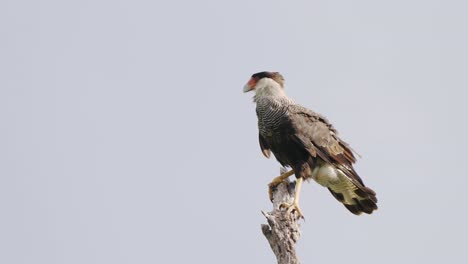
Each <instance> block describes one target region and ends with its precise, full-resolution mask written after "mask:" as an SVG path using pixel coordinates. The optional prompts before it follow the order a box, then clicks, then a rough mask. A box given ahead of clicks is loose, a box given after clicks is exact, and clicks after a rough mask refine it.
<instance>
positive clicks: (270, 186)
mask: <svg viewBox="0 0 468 264" xmlns="http://www.w3.org/2000/svg"><path fill="white" fill-rule="evenodd" d="M293 174H294V170H290V171H288V172H285V173H283V174H281V175H280V176H278V177H276V178H274V179H273V180H272V181H271V182H270V183H269V184H268V195H269V196H270V201H273V188H275V187H276V186H278V185H279V184H280V183H282V182H283V181H284V180H286V179H287V178H289V176H291V175H293Z"/></svg>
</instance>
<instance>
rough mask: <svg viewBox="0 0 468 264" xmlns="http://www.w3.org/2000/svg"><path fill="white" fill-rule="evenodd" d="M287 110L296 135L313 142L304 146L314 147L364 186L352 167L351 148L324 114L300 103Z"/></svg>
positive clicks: (353, 161)
mask: <svg viewBox="0 0 468 264" xmlns="http://www.w3.org/2000/svg"><path fill="white" fill-rule="evenodd" d="M289 111H290V120H291V123H292V125H293V126H294V128H295V132H296V137H298V138H301V139H302V141H308V142H311V143H312V144H313V147H310V146H308V145H307V144H305V147H307V148H309V149H310V148H314V152H315V153H317V155H318V156H319V157H320V158H322V159H323V160H324V161H326V162H328V163H331V164H333V165H334V166H336V167H337V168H338V169H340V170H342V171H343V172H344V173H345V175H346V176H347V177H349V178H350V180H352V181H353V182H354V183H355V184H356V185H357V186H358V187H364V184H363V182H362V180H361V178H360V177H359V175H358V174H357V172H356V171H355V170H354V168H353V164H354V163H355V162H356V157H355V156H354V154H353V150H352V149H351V147H350V146H349V145H348V144H347V143H346V142H344V141H343V140H341V139H340V138H339V136H338V131H337V130H336V129H335V128H334V127H333V125H332V124H331V123H330V122H329V121H328V120H327V119H326V118H325V117H324V116H322V115H320V114H318V113H315V112H313V111H311V110H309V109H307V108H305V107H303V106H300V105H293V106H291V107H290V109H289Z"/></svg>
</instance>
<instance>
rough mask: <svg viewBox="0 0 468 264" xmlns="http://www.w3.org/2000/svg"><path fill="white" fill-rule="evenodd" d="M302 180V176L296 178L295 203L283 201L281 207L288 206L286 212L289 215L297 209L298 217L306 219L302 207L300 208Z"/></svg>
mask: <svg viewBox="0 0 468 264" xmlns="http://www.w3.org/2000/svg"><path fill="white" fill-rule="evenodd" d="M302 181H303V179H302V177H299V178H298V179H297V180H296V193H295V194H294V201H293V203H292V204H287V203H283V204H281V205H280V208H281V207H285V208H287V211H286V213H287V215H288V216H289V215H291V213H292V211H294V210H296V212H297V217H298V218H302V219H304V215H303V214H302V211H301V208H299V197H300V195H301V186H302Z"/></svg>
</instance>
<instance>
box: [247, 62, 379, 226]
mask: <svg viewBox="0 0 468 264" xmlns="http://www.w3.org/2000/svg"><path fill="white" fill-rule="evenodd" d="M284 83H285V79H284V77H283V76H282V75H281V74H280V73H279V72H269V71H262V72H258V73H255V74H253V75H252V76H251V78H250V79H249V81H248V82H247V84H245V86H244V88H243V92H244V93H247V92H252V91H253V92H255V95H254V96H253V101H254V103H255V104H256V114H257V118H258V130H259V143H260V149H261V151H262V153H263V155H264V156H265V157H267V158H270V156H271V153H273V154H274V156H275V158H276V160H277V161H278V162H279V163H280V164H281V165H282V166H283V167H285V168H291V169H290V170H289V171H286V172H284V173H282V174H281V175H280V176H278V177H275V178H274V179H273V180H272V181H271V183H270V184H268V186H269V196H270V200H272V201H273V196H272V192H273V189H274V188H275V187H276V186H277V185H279V184H280V183H281V182H283V181H284V180H286V179H287V178H289V177H290V176H292V175H293V174H294V175H295V177H296V193H295V195H294V200H293V202H292V203H290V204H288V203H283V204H282V205H281V207H282V208H285V209H286V211H287V212H288V213H289V214H291V213H292V212H293V211H295V212H296V214H295V215H296V216H297V217H298V218H304V215H303V213H302V210H301V209H300V207H299V198H300V191H301V186H302V183H303V181H304V180H310V179H313V180H315V181H316V182H317V183H318V184H320V185H322V186H323V187H326V188H327V189H328V190H329V191H330V193H331V194H332V196H333V197H335V198H336V200H338V201H339V202H341V203H342V204H343V205H344V206H345V207H346V208H347V209H348V210H349V211H350V212H351V213H353V214H355V215H360V214H362V213H365V214H371V213H372V212H374V211H375V210H377V208H378V207H377V197H376V193H375V192H374V191H373V190H372V189H371V188H369V187H366V186H365V185H364V182H363V181H362V179H361V178H360V177H359V175H358V174H357V172H356V171H355V169H354V168H353V164H354V163H355V162H356V157H355V155H354V154H355V151H354V150H353V149H352V148H351V147H350V145H349V144H347V143H346V142H345V141H343V140H342V139H341V138H340V137H339V136H338V131H337V130H336V129H335V127H334V126H333V125H332V124H331V123H330V122H329V121H328V119H326V118H325V117H324V116H322V115H320V114H318V113H316V112H314V111H312V110H309V109H307V108H305V107H303V106H302V105H300V104H297V103H295V102H294V101H293V100H292V99H290V98H289V97H288V96H287V95H286V93H285V91H284Z"/></svg>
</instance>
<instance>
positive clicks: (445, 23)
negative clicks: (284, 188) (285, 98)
mask: <svg viewBox="0 0 468 264" xmlns="http://www.w3.org/2000/svg"><path fill="white" fill-rule="evenodd" d="M467 10H468V2H466V1H461V0H460V1H454V0H452V1H450V0H449V1H447V0H444V1H442V0H424V1H423V0H419V1H417V0H393V1H372V0H366V1H364V0H356V1H345V0H320V1H310V0H309V1H284V0H281V1H280V0H263V1H246V0H243V1H240V0H239V1H229V2H228V1H224V2H223V1H215V0H211V1H209V0H198V1H187V0H186V1H140V0H136V1H128V0H121V1H110V0H108V1H104V0H93V1H90V0H82V1H59V0H56V1H51V0H45V1H28V0H25V1H18V0H16V1H12V0H2V1H0V263H8V264H20V263H21V264H32V263H34V264H83V263H87V264H93V263H96V264H103V263H112V264H123V263H226V264H231V263H232V264H234V263H275V257H274V255H273V253H272V252H271V250H270V248H269V245H268V243H267V241H266V239H265V238H264V237H263V235H262V234H261V231H260V225H261V224H262V223H265V219H264V217H263V216H262V215H261V213H260V211H261V210H270V209H271V204H270V202H269V200H268V194H267V183H268V182H269V181H270V180H271V179H272V178H273V177H275V176H277V175H278V173H279V164H278V163H277V162H276V161H275V160H274V159H270V160H267V159H265V158H264V157H263V155H262V154H261V152H260V147H259V145H258V130H257V124H256V122H257V121H256V116H255V106H254V104H253V103H252V99H251V97H252V96H253V94H243V93H242V87H243V85H244V84H245V83H246V82H247V81H248V79H249V77H250V75H251V74H252V73H255V72H258V71H263V70H272V71H280V72H281V73H282V74H283V75H284V76H285V78H286V92H287V94H288V95H289V96H290V97H292V98H293V99H294V100H295V101H296V102H298V103H301V104H302V105H304V106H306V107H309V108H311V109H313V110H315V111H317V112H319V113H322V114H323V115H325V116H327V117H328V118H329V119H330V121H331V122H332V123H333V124H334V125H335V127H336V128H337V129H338V130H339V131H340V133H341V136H342V138H343V139H345V140H346V141H347V142H348V143H350V144H351V146H352V147H353V148H354V149H356V150H357V151H358V152H359V153H360V154H361V155H362V156H363V158H362V159H360V160H358V163H357V166H356V169H357V170H358V172H359V174H360V175H361V176H362V178H363V179H364V181H365V182H366V184H367V185H368V186H370V187H371V188H373V189H374V190H375V191H376V192H377V194H378V198H379V207H380V208H379V210H378V211H377V212H376V213H375V214H373V215H370V216H368V215H363V216H359V217H357V216H354V215H352V214H351V213H349V212H348V211H347V210H346V209H345V208H344V207H343V206H342V205H341V204H340V203H338V202H337V201H336V200H335V199H334V198H333V197H332V196H331V195H330V194H329V192H328V191H327V190H326V189H324V188H322V187H320V186H318V185H317V184H316V183H314V182H311V183H309V184H306V185H304V187H303V192H302V198H301V208H302V210H303V213H304V214H305V217H306V222H304V223H303V224H302V238H301V239H300V241H299V244H298V254H299V256H300V259H301V261H302V263H322V264H326V263H360V264H364V263H380V264H386V263H425V264H429V263H464V262H467V261H468V257H467V254H466V245H467V244H466V237H467V236H468V229H467V227H466V223H468V212H467V210H468V206H467V204H466V202H468V199H467V198H466V189H465V188H466V186H467V185H468V179H467V176H468V175H467V173H466V169H464V167H465V165H466V163H467V162H466V151H465V149H466V148H467V147H468V142H467V134H468V125H467V118H466V114H467V113H468V107H467V105H466V98H467V95H468V94H467V88H468V79H467V72H468V48H467V47H468V17H467Z"/></svg>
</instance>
